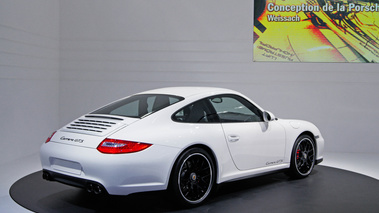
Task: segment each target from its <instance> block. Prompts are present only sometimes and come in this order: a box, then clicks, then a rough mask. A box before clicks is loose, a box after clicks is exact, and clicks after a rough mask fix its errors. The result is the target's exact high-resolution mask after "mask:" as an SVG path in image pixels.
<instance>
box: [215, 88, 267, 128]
mask: <svg viewBox="0 0 379 213" xmlns="http://www.w3.org/2000/svg"><path fill="white" fill-rule="evenodd" d="M209 100H210V103H211V104H212V106H213V107H214V109H215V110H216V113H217V115H218V117H219V119H220V121H221V122H224V123H226V122H260V121H262V120H263V119H262V112H261V111H260V110H259V109H258V108H256V107H255V106H254V105H253V104H252V103H250V102H249V101H247V100H246V99H244V98H242V97H239V96H236V95H224V96H216V97H212V98H210V99H209Z"/></svg>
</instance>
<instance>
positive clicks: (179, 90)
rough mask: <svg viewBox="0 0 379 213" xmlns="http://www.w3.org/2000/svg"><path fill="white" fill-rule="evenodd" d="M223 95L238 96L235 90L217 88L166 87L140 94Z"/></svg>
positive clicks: (185, 96)
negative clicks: (231, 94)
mask: <svg viewBox="0 0 379 213" xmlns="http://www.w3.org/2000/svg"><path fill="white" fill-rule="evenodd" d="M223 93H233V94H238V93H237V92H236V91H234V90H230V89H224V88H217V87H166V88H160V89H154V90H149V91H145V92H141V93H138V94H167V95H175V96H180V97H183V98H188V97H190V96H194V95H202V94H203V95H217V94H223Z"/></svg>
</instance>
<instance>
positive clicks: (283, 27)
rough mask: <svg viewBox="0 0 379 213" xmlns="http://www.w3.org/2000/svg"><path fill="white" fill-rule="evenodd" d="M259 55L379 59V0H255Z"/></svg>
mask: <svg viewBox="0 0 379 213" xmlns="http://www.w3.org/2000/svg"><path fill="white" fill-rule="evenodd" d="M253 53H254V54H253V57H254V61H277V62H374V63H378V62H379V1H378V0H366V1H351V0H330V1H329V0H280V1H279V0H266V1H265V0H255V1H254V51H253Z"/></svg>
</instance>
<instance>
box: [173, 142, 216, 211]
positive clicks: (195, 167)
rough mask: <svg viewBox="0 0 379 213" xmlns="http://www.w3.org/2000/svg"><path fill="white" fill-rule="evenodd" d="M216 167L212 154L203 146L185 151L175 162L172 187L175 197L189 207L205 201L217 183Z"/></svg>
mask: <svg viewBox="0 0 379 213" xmlns="http://www.w3.org/2000/svg"><path fill="white" fill-rule="evenodd" d="M215 173H216V172H215V167H214V162H213V160H212V158H211V156H210V155H209V154H208V153H207V152H206V151H205V150H203V149H201V148H191V149H189V150H187V151H185V152H184V153H183V154H182V155H180V157H179V158H178V160H177V161H176V163H175V166H174V169H173V172H172V175H171V181H170V188H171V190H172V192H173V195H174V198H175V199H176V200H177V201H179V203H180V204H183V205H185V206H187V207H193V206H197V205H199V204H201V203H203V202H204V201H205V200H206V199H207V198H208V197H209V196H210V194H211V191H212V189H213V185H214V183H215V177H216V174H215Z"/></svg>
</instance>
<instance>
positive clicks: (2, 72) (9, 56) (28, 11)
mask: <svg viewBox="0 0 379 213" xmlns="http://www.w3.org/2000/svg"><path fill="white" fill-rule="evenodd" d="M58 84H59V6H58V1H56V0H54V1H52V0H34V1H29V0H1V1H0V113H1V115H0V136H1V139H0V145H1V148H0V160H1V162H2V163H6V162H9V161H13V160H14V159H17V158H21V157H23V156H26V155H31V154H35V153H37V152H38V150H39V147H40V145H41V144H42V143H43V142H44V140H46V137H47V135H48V134H50V131H53V130H54V129H56V128H57V127H58V111H59V107H58V98H59V97H58V95H59V92H58V89H59V85H58Z"/></svg>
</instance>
